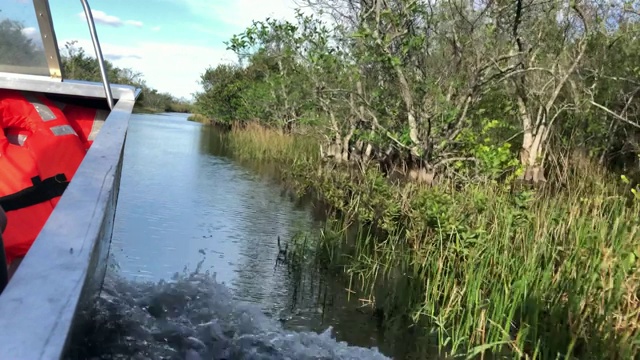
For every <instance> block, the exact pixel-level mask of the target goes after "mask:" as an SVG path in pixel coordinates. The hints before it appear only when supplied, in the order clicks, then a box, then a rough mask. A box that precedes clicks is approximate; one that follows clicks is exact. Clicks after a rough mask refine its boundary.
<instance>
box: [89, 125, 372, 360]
mask: <svg viewBox="0 0 640 360" xmlns="http://www.w3.org/2000/svg"><path fill="white" fill-rule="evenodd" d="M214 135H215V133H212V130H211V128H208V127H205V126H202V125H200V124H197V123H192V122H188V121H186V115H174V114H171V115H135V116H133V117H132V119H131V123H130V128H129V133H128V136H127V144H126V148H125V158H124V168H123V172H122V180H121V187H120V195H119V200H118V208H117V213H116V221H115V228H114V234H113V243H112V246H111V260H112V262H113V263H114V264H115V265H114V269H112V271H111V273H110V274H109V275H108V276H107V280H106V287H105V291H104V292H103V294H102V298H101V299H100V301H99V306H98V312H97V313H96V314H97V315H95V316H96V321H95V324H100V323H101V321H102V322H104V323H113V324H116V325H114V326H119V327H118V329H119V330H118V331H117V332H116V333H118V334H120V335H118V336H116V340H113V339H111V340H109V341H107V340H105V339H104V337H109V336H111V335H113V333H109V332H108V331H106V332H102V331H98V332H97V333H89V335H88V338H89V339H93V340H88V341H94V342H96V341H97V342H98V343H104V345H105V346H106V345H107V344H112V343H114V344H120V345H122V346H125V347H127V346H129V347H127V348H128V349H131V347H134V348H135V347H136V346H147V345H148V346H150V347H152V348H154V349H155V348H156V347H157V348H158V349H159V348H161V347H163V346H165V345H166V346H167V347H168V348H167V349H165V350H166V351H168V352H167V353H166V354H169V353H171V352H176V351H177V352H176V355H175V356H177V358H184V356H186V355H185V354H186V351H187V350H189V349H192V350H193V349H195V350H196V351H199V353H200V355H202V354H205V355H206V356H208V357H207V358H211V356H210V355H211V354H213V353H216V351H218V350H220V349H218V350H215V349H214V348H212V347H211V346H213V345H211V344H209V342H213V343H216V344H218V345H216V346H222V347H223V348H224V349H226V350H224V351H223V350H220V351H219V352H217V353H216V354H218V355H215V356H222V357H214V358H216V359H217V358H224V356H226V355H224V356H223V355H220V354H225V351H227V352H226V354H233V351H236V350H237V349H238V346H239V345H238V344H241V345H242V344H244V345H246V346H248V347H247V351H249V350H248V349H254V348H261V349H263V350H265V348H262V347H263V346H267V347H269V346H276V348H277V349H279V350H277V349H276V350H277V351H276V352H272V351H271V350H265V351H266V352H265V353H264V354H271V355H268V356H267V355H264V356H266V357H264V358H286V356H291V358H292V359H302V358H304V356H303V354H305V351H307V352H308V351H309V349H318V351H320V350H321V349H322V348H327V349H333V350H327V351H329V352H327V353H326V354H327V355H326V356H325V357H320V358H327V359H329V358H342V357H339V356H337V355H335V354H333V355H331V354H332V353H331V351H339V352H340V351H342V354H353V355H349V356H352V357H349V356H346V355H345V356H346V357H344V358H353V359H359V358H363V359H364V358H367V359H375V355H373V354H377V353H376V352H373V353H369V355H366V356H364V355H363V356H364V357H359V355H357V354H359V351H360V350H358V349H351V348H346V347H345V346H344V345H339V344H338V343H336V342H335V341H333V340H330V339H329V337H328V334H324V335H317V336H315V337H314V336H312V335H310V334H307V333H305V332H304V331H315V332H323V331H325V330H326V329H327V328H329V327H330V326H331V327H333V330H332V332H333V335H335V336H336V338H337V339H338V340H340V341H347V342H348V343H349V344H351V345H357V346H364V347H372V346H376V345H377V344H378V341H379V336H380V335H379V334H378V331H377V330H376V329H377V328H376V321H375V320H374V319H373V318H372V317H371V316H370V315H368V314H365V313H362V312H358V311H354V308H355V307H357V305H358V304H357V303H354V302H353V301H352V302H351V303H348V302H347V301H346V296H347V293H346V291H345V289H344V284H341V283H340V282H335V281H332V280H331V279H329V278H327V277H326V276H321V275H320V274H318V273H317V272H315V271H311V269H309V271H304V272H289V271H287V269H286V268H281V267H278V268H276V267H274V265H275V262H276V259H277V256H278V245H277V241H276V239H277V237H278V236H280V237H281V238H282V239H283V241H286V239H290V238H291V237H292V236H293V235H294V234H295V233H297V232H298V231H300V230H309V229H310V228H311V227H314V226H319V224H317V223H315V222H314V221H313V219H312V217H311V212H310V211H309V209H308V208H305V207H304V206H303V207H299V206H295V205H294V204H293V203H292V202H291V201H289V199H287V198H286V197H284V196H281V189H280V187H279V186H278V185H277V184H274V183H271V182H269V181H267V180H265V179H264V178H263V177H261V176H259V175H258V174H256V173H255V172H252V171H251V170H250V169H248V168H245V167H242V166H240V165H239V164H237V163H234V162H233V161H231V160H230V159H228V158H225V157H223V156H220V151H221V149H220V147H219V145H220V144H219V142H218V141H217V140H216V137H215V136H214ZM198 264H199V265H198ZM197 266H199V268H200V269H201V270H202V271H207V272H210V273H212V274H213V273H215V277H216V280H217V282H219V283H217V282H212V281H210V279H208V280H206V281H205V280H203V279H201V278H197V279H195V280H194V279H188V278H181V280H180V281H178V282H177V283H176V284H178V285H176V284H172V285H170V284H167V283H160V284H158V281H163V280H167V279H171V278H172V277H173V276H174V274H176V273H190V272H191V271H193V270H194V269H195V268H196V267H197ZM220 283H222V284H224V286H223V285H220ZM224 289H229V291H230V293H226V292H225V291H227V290H224ZM154 297H156V298H160V299H161V300H158V301H160V302H159V303H158V304H156V308H158V307H159V308H161V309H164V310H162V311H165V310H166V311H169V312H171V311H173V310H171V309H168V310H167V308H166V307H167V306H169V307H172V306H173V307H174V308H175V309H177V308H181V310H180V311H178V312H176V313H175V314H174V315H172V316H173V317H172V320H167V319H168V318H166V317H164V315H163V316H161V317H160V319H156V317H157V316H160V315H158V314H155V315H154V314H153V312H154V311H155V310H154V307H153V306H152V307H151V308H149V306H150V305H148V304H147V303H145V301H147V302H148V301H152V300H149V299H151V298H154ZM210 297H216V299H210ZM145 299H146V300H145ZM167 299H169V300H167ZM165 300H166V301H169V303H166V301H165ZM171 301H176V302H177V303H176V304H173V305H172V304H170V303H171ZM238 301H241V302H243V303H244V302H246V303H249V304H250V305H248V306H249V308H252V309H254V310H251V311H250V312H251V315H246V311H248V310H238V311H240V313H237V314H235V315H233V314H228V315H229V316H232V317H233V316H238V318H235V320H233V321H232V320H229V321H230V322H229V321H227V320H228V319H227V320H224V319H223V317H224V316H225V314H226V312H228V311H235V310H233V309H236V308H235V307H236V302H238ZM141 304H142V305H141ZM144 304H147V305H144ZM145 306H146V308H145ZM237 306H240V305H237ZM243 306H244V305H243ZM216 307H217V308H216ZM238 309H239V308H238ZM242 309H245V308H244V307H243V308H242ZM156 310H157V309H156ZM176 311H177V310H176ZM242 314H245V315H242ZM260 314H266V316H268V317H269V318H271V319H272V320H267V318H262V317H263V315H260ZM156 315H157V316H156ZM167 316H168V315H167ZM221 316H222V317H221ZM247 316H249V317H248V318H247ZM169 317H171V316H169ZM152 318H153V319H152ZM100 319H102V320H100ZM104 319H108V320H109V321H106V320H104ZM117 319H120V320H122V321H120V320H117ZM256 319H257V320H256ZM277 320H280V321H279V322H278V321H277ZM123 321H124V325H123V324H122V323H123ZM212 321H213V322H216V321H217V324H218V325H216V326H219V327H221V329H222V331H223V333H224V336H222V335H220V334H217V333H216V334H209V335H210V336H209V335H208V336H204V337H203V335H202V334H200V333H198V334H199V335H198V334H196V333H197V332H199V331H201V330H202V329H201V326H204V325H198V324H199V323H200V322H203V323H209V322H212ZM234 321H235V322H234ZM252 321H258V322H259V323H256V324H252V325H249V324H250V323H251V322H252ZM273 321H276V322H277V325H278V326H280V324H283V325H284V327H285V328H286V329H288V330H287V331H289V330H295V331H302V332H303V333H298V332H287V331H285V330H282V329H280V328H277V329H276V328H275V327H274V326H276V325H274V324H276V323H274V322H273ZM118 324H119V325H118ZM96 326H98V325H96ZM141 326H142V327H143V328H145V329H146V330H149V331H147V332H144V331H142V332H141V330H139V328H140V327H141ZM166 326H168V327H169V328H171V329H174V328H176V327H178V328H180V329H181V330H179V331H178V330H175V329H174V330H175V331H177V333H179V334H180V335H176V336H177V337H176V338H175V339H173V340H167V339H165V340H162V341H160V342H157V341H159V340H158V339H156V338H157V337H158V336H160V335H157V334H156V332H157V331H160V332H161V333H162V331H164V330H163V329H164V327H166ZM207 326H208V325H207ZM244 326H249V327H253V328H251V329H253V330H251V329H245V328H244ZM98 327H99V326H98ZM205 328H206V329H207V330H206V331H214V332H216V331H218V330H220V329H217V330H216V329H214V330H211V329H209V328H207V327H206V326H205ZM225 328H227V330H228V331H227V332H224V331H226V330H224V329H225ZM135 329H138V330H135ZM256 329H257V330H256ZM174 330H170V331H174ZM256 331H257V333H256ZM123 333H124V334H128V335H126V336H125V335H122V334H123ZM258 333H259V334H258ZM154 334H155V335H154ZM163 336H164V335H163ZM161 337H162V336H161ZM189 337H193V338H194V339H195V340H193V339H192V340H189V339H188V338H189ZM96 339H98V340H96ZM153 339H155V340H153ZM163 339H164V338H163ZM196 340H197V341H196ZM153 341H156V342H155V343H154V342H153ZM199 342H202V343H204V345H205V346H204V347H202V346H201V344H199ZM123 344H124V345H123ZM127 344H129V345H127ZM136 344H137V345H136ZM140 344H147V345H140ZM185 344H187V345H188V344H191V345H188V346H187V345H185ZM194 344H196V345H194ZM221 344H226V345H221ZM234 344H235V345H234ZM265 344H271V345H265ZM274 344H275V345H274ZM210 345H211V346H210ZM244 345H242V346H244ZM109 346H110V347H111V348H113V347H117V346H115V345H113V344H112V345H109ZM242 346H240V347H242ZM214 347H215V346H214ZM98 348H99V349H103V348H100V347H98ZM297 348H300V349H307V350H304V351H303V350H301V351H302V352H298V350H296V349H297ZM198 349H200V350H198ZM234 349H235V350H234ZM345 349H346V350H345ZM94 350H95V349H94ZM103 350H104V349H103ZM156 350H157V349H156ZM158 351H160V350H158ZM163 351H164V350H163ZM212 351H213V353H212ZM229 351H231V352H229ZM238 351H239V350H238ZM274 351H275V350H274ZM345 351H346V352H345ZM98 353H100V351H98ZM124 353H125V351H124V350H123V351H122V352H121V354H124ZM160 353H162V354H165V353H163V352H157V354H160ZM287 353H290V355H287ZM94 354H95V353H94ZM361 354H367V352H363V353H361ZM192 355H193V354H192ZM158 356H160V355H158ZM228 356H231V357H230V358H252V359H253V358H263V357H259V356H258V357H251V356H249V357H234V356H233V355H228ZM243 356H248V355H246V354H245V355H243ZM256 356H257V355H256ZM151 357H152V358H159V357H154V356H151ZM169 358H173V357H169Z"/></svg>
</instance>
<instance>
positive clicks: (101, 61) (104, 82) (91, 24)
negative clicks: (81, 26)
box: [80, 0, 113, 110]
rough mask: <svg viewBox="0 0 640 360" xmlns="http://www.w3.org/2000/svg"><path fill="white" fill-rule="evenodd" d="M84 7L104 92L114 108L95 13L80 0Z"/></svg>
mask: <svg viewBox="0 0 640 360" xmlns="http://www.w3.org/2000/svg"><path fill="white" fill-rule="evenodd" d="M80 2H81V3H82V7H83V8H84V15H85V17H86V18H87V24H88V25H89V32H90V33H91V40H92V41H93V48H94V50H95V51H96V59H97V60H98V65H99V66H100V75H102V85H103V86H104V92H105V94H106V95H107V102H108V103H109V109H111V110H113V95H112V94H111V86H110V85H109V79H108V77H107V69H106V68H105V66H104V58H103V57H102V49H100V42H99V41H98V33H97V32H96V25H95V23H94V22H93V14H92V13H91V8H89V3H88V2H87V0H80Z"/></svg>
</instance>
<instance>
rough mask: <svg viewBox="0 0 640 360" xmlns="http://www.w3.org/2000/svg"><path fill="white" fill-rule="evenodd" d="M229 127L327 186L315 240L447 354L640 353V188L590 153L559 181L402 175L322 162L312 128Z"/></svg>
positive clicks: (302, 180) (240, 152) (242, 151)
mask: <svg viewBox="0 0 640 360" xmlns="http://www.w3.org/2000/svg"><path fill="white" fill-rule="evenodd" d="M227 136H228V140H229V145H230V146H231V147H232V150H233V152H234V155H235V156H237V157H239V158H241V159H244V160H254V161H261V162H262V161H273V162H277V163H279V164H281V165H282V166H283V168H284V169H283V170H284V176H285V177H286V180H287V181H288V182H289V184H290V185H292V186H294V187H295V188H296V190H298V191H299V193H303V192H305V191H309V190H311V191H313V192H314V193H316V194H319V196H320V197H321V198H322V200H323V201H324V202H326V203H327V204H328V205H329V206H330V208H331V209H333V211H332V212H331V213H330V216H329V219H328V222H327V229H326V230H325V231H324V232H323V233H322V234H321V235H320V242H319V243H318V244H316V246H312V247H311V248H314V249H316V251H318V253H322V254H325V255H327V254H329V256H328V258H330V259H331V261H332V262H333V263H339V264H341V265H344V266H346V272H347V275H348V276H350V277H351V278H352V279H355V280H356V282H357V283H358V284H359V289H358V290H359V292H361V293H363V294H364V296H365V298H366V299H367V300H368V301H369V302H370V303H371V304H372V305H375V306H376V307H378V308H380V309H383V310H384V312H385V316H386V318H387V319H391V318H393V317H394V316H404V317H407V316H408V317H410V319H411V321H412V322H413V323H414V324H416V325H418V326H419V327H420V328H421V329H423V330H424V331H426V332H427V333H428V334H431V335H432V337H433V338H435V339H436V340H435V344H434V346H436V347H437V348H438V350H439V352H440V353H441V354H445V355H463V356H468V357H475V356H482V357H508V358H528V359H556V358H581V359H583V358H597V359H602V358H634V357H637V356H638V354H639V353H640V352H639V350H640V332H639V330H640V302H639V300H638V294H640V267H639V266H638V265H639V263H638V254H640V242H639V241H638V240H640V234H639V231H638V229H639V226H640V221H639V219H638V214H640V202H638V201H635V202H630V201H629V199H628V198H627V197H625V196H623V195H620V194H624V193H625V191H626V189H623V188H621V185H616V183H615V181H614V180H611V179H608V178H607V175H606V174H604V173H602V172H598V171H597V170H595V169H594V168H591V167H589V166H584V165H583V166H582V167H581V168H576V169H573V171H575V174H574V175H573V178H574V179H575V181H573V182H571V183H570V184H569V185H570V186H568V188H567V189H564V190H562V191H555V192H552V191H551V190H545V189H542V190H536V191H534V190H529V189H519V190H518V189H514V188H513V187H510V186H504V185H499V184H495V183H493V184H484V185H478V184H474V185H468V186H465V187H463V188H459V187H458V188H454V187H450V186H447V185H441V186H438V187H431V188H424V187H419V186H416V185H413V184H406V185H402V186H400V185H393V184H391V183H389V182H388V181H386V179H385V178H384V177H383V176H382V175H381V174H380V172H378V171H377V170H375V169H370V170H368V171H366V172H365V173H362V174H360V175H354V173H350V172H347V171H342V170H340V169H334V170H332V171H326V170H325V171H318V170H317V169H318V168H319V162H318V159H317V156H315V155H314V154H315V153H317V150H316V149H317V147H316V146H315V144H316V143H315V142H314V141H313V140H312V139H310V138H307V137H298V136H293V135H286V134H281V133H277V132H273V131H270V130H266V129H264V128H260V127H256V126H247V127H244V128H242V129H241V128H234V129H232V130H231V131H230V132H229V134H228V135H227ZM354 224H355V225H354ZM353 226H355V227H356V231H355V233H356V235H355V237H354V236H349V235H347V234H348V232H347V231H346V229H349V228H353ZM304 246H305V247H309V244H308V243H306V240H305V243H304ZM301 253H302V251H301Z"/></svg>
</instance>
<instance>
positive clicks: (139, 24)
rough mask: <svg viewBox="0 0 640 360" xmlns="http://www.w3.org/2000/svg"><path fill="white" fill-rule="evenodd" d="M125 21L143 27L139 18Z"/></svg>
mask: <svg viewBox="0 0 640 360" xmlns="http://www.w3.org/2000/svg"><path fill="white" fill-rule="evenodd" d="M125 23H126V24H129V25H133V26H135V27H142V21H138V20H127V21H125Z"/></svg>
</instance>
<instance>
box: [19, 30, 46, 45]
mask: <svg viewBox="0 0 640 360" xmlns="http://www.w3.org/2000/svg"><path fill="white" fill-rule="evenodd" d="M22 35H24V36H26V37H28V38H29V39H31V40H34V41H38V42H41V41H42V39H41V38H40V32H39V31H38V29H36V28H34V27H26V28H24V29H22Z"/></svg>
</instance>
